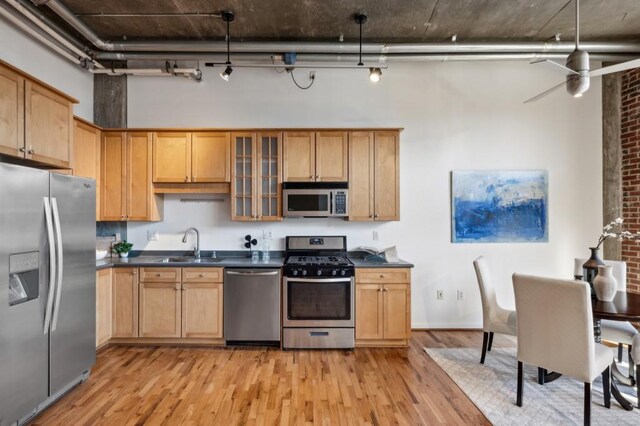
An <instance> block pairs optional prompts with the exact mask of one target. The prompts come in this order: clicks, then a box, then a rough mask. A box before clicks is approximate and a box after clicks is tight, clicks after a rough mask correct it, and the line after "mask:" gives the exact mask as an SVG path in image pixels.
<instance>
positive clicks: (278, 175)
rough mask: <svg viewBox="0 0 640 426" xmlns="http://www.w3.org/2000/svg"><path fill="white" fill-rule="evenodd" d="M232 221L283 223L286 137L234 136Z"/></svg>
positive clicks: (266, 133) (265, 133)
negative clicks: (283, 140)
mask: <svg viewBox="0 0 640 426" xmlns="http://www.w3.org/2000/svg"><path fill="white" fill-rule="evenodd" d="M231 139H232V144H231V157H232V159H233V161H232V172H231V200H232V203H231V219H232V220H237V221H274V220H282V185H281V183H282V160H281V159H282V135H281V133H279V132H264V133H253V132H234V133H232V135H231Z"/></svg>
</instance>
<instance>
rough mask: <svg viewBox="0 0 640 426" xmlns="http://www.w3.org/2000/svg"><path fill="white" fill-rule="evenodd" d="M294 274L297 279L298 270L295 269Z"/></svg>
mask: <svg viewBox="0 0 640 426" xmlns="http://www.w3.org/2000/svg"><path fill="white" fill-rule="evenodd" d="M292 273H293V276H294V277H295V276H296V275H298V270H297V269H294V270H293V272H292Z"/></svg>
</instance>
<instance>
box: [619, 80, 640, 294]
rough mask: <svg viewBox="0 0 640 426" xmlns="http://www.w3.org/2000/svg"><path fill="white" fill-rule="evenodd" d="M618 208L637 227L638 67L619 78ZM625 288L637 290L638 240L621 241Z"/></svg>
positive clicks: (639, 284) (639, 187)
mask: <svg viewBox="0 0 640 426" xmlns="http://www.w3.org/2000/svg"><path fill="white" fill-rule="evenodd" d="M621 103H622V110H621V131H620V133H621V136H620V140H621V143H622V192H623V194H622V209H623V214H624V216H623V217H624V219H625V223H626V225H627V228H628V229H629V230H630V231H631V232H634V233H635V232H638V231H640V69H634V70H630V71H626V72H624V73H623V74H622V82H621ZM622 260H624V261H626V262H627V288H628V290H629V291H634V292H638V293H640V244H637V243H634V242H624V243H623V245H622Z"/></svg>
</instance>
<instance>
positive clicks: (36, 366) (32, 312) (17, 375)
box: [0, 164, 49, 425]
mask: <svg viewBox="0 0 640 426" xmlns="http://www.w3.org/2000/svg"><path fill="white" fill-rule="evenodd" d="M48 196H49V173H48V172H45V171H41V170H35V169H30V168H26V167H20V166H13V165H8V164H0V236H1V238H0V425H6V424H10V423H13V422H15V421H16V420H18V419H19V418H21V417H24V416H25V415H28V414H30V413H31V412H33V410H34V409H35V408H36V407H37V406H38V404H39V403H41V402H42V401H44V400H45V399H46V398H47V387H48V381H49V374H48V373H49V365H48V362H49V356H48V340H49V336H48V335H47V334H44V333H43V325H44V323H45V318H44V317H45V306H46V303H47V294H48V280H49V249H48V241H47V230H46V225H45V201H44V200H45V199H46V198H47V197H48ZM34 268H36V269H34ZM11 275H13V276H14V287H15V280H16V279H19V281H20V282H21V286H23V288H24V291H25V293H26V294H27V296H28V297H27V299H29V298H30V299H29V300H26V301H23V302H22V303H15V304H13V306H10V305H9V301H10V290H9V288H10V285H11V278H10V276H11ZM14 302H15V299H14Z"/></svg>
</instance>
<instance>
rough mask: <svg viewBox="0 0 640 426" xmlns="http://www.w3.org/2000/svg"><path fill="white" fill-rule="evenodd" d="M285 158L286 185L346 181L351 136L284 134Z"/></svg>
mask: <svg viewBox="0 0 640 426" xmlns="http://www.w3.org/2000/svg"><path fill="white" fill-rule="evenodd" d="M283 158H284V160H283V180H284V181H285V182H346V181H347V180H348V178H349V162H348V158H349V149H348V133H347V132H343V131H318V132H284V137H283Z"/></svg>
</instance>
